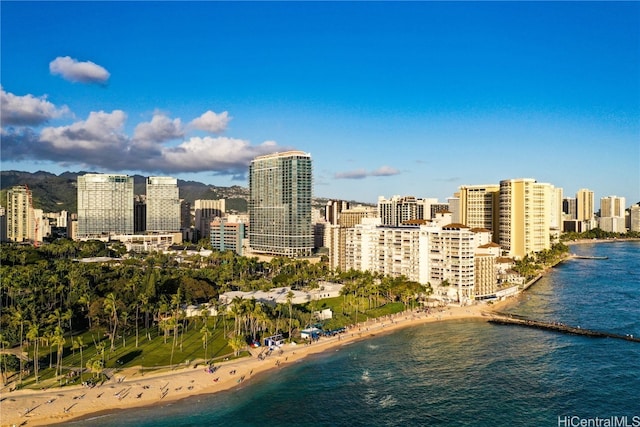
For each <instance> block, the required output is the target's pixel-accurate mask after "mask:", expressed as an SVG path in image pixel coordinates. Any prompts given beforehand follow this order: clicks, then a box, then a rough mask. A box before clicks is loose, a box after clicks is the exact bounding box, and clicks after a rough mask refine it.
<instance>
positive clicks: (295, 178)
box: [249, 151, 314, 257]
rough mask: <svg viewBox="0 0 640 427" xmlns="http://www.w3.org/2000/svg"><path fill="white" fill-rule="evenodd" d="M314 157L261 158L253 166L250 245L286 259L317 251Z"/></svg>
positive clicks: (285, 154)
mask: <svg viewBox="0 0 640 427" xmlns="http://www.w3.org/2000/svg"><path fill="white" fill-rule="evenodd" d="M312 185H313V182H312V166H311V155H310V154H308V153H304V152H302V151H287V152H283V153H275V154H269V155H265V156H259V157H256V158H255V159H253V161H252V162H251V165H250V166H249V191H250V197H249V245H250V246H251V249H252V250H253V251H255V252H262V253H268V254H272V255H280V256H286V257H298V256H309V255H311V253H312V251H313V240H314V239H313V227H312V225H311V193H312V191H311V190H312Z"/></svg>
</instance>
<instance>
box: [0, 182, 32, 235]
mask: <svg viewBox="0 0 640 427" xmlns="http://www.w3.org/2000/svg"><path fill="white" fill-rule="evenodd" d="M6 222H7V234H6V238H7V240H8V241H11V242H33V241H35V239H36V220H35V215H34V211H33V205H32V199H31V190H29V187H27V186H26V185H16V186H14V187H12V188H10V189H9V190H8V191H7V212H6Z"/></svg>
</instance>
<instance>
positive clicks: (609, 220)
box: [600, 196, 627, 233]
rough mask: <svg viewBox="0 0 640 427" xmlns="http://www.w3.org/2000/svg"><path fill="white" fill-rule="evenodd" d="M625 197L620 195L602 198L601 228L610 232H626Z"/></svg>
mask: <svg viewBox="0 0 640 427" xmlns="http://www.w3.org/2000/svg"><path fill="white" fill-rule="evenodd" d="M624 205H625V198H624V197H618V196H609V197H603V198H601V199H600V228H601V229H602V230H603V231H607V232H609V233H626V231H627V228H626V223H625V221H626V218H625V214H626V212H625V208H624Z"/></svg>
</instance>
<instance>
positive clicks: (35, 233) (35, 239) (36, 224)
mask: <svg viewBox="0 0 640 427" xmlns="http://www.w3.org/2000/svg"><path fill="white" fill-rule="evenodd" d="M24 188H26V189H27V203H28V204H29V206H28V209H29V213H30V214H31V218H33V221H34V229H33V246H34V247H36V248H37V247H38V246H40V242H38V230H39V222H40V218H36V212H35V210H34V209H33V199H32V197H31V190H30V189H29V186H28V185H27V184H25V185H24Z"/></svg>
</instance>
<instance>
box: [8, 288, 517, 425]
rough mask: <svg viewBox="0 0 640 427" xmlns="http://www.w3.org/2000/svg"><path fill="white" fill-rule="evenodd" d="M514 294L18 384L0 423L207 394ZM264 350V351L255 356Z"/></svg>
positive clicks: (476, 313)
mask: <svg viewBox="0 0 640 427" xmlns="http://www.w3.org/2000/svg"><path fill="white" fill-rule="evenodd" d="M517 299H518V298H510V299H508V300H505V301H502V302H499V303H495V304H493V305H485V304H477V305H473V306H467V307H445V308H442V309H431V310H432V312H431V314H427V313H425V312H403V313H398V314H396V315H395V316H393V317H392V318H388V317H387V318H380V319H376V320H370V321H368V322H365V323H360V324H358V325H356V326H354V327H351V328H349V329H348V331H347V332H346V333H343V334H340V335H338V336H335V337H330V338H327V337H324V338H320V339H319V341H316V342H314V343H312V344H298V345H293V344H285V345H284V346H283V347H281V348H280V349H278V350H275V351H273V352H271V354H270V355H268V356H267V355H266V352H267V350H268V349H266V348H256V349H252V350H251V351H252V356H251V357H245V358H241V359H236V360H229V361H225V362H221V363H216V365H215V368H216V369H215V371H214V372H213V373H209V372H207V370H206V369H205V368H206V366H205V365H203V364H202V363H201V364H199V365H192V366H190V367H187V368H181V369H176V370H173V371H165V372H162V373H160V372H158V373H145V374H144V375H142V374H141V373H140V369H139V367H134V368H130V369H124V370H121V371H119V372H118V373H117V374H115V375H114V376H113V377H112V378H111V380H110V381H108V382H105V383H104V384H102V385H100V386H95V387H93V388H86V387H83V386H80V385H79V386H70V387H64V388H55V389H49V390H17V391H13V392H11V393H9V392H3V393H0V402H1V403H0V422H1V425H2V426H14V425H15V426H24V425H28V426H42V425H51V424H56V423H63V422H65V421H70V420H72V419H77V418H80V417H86V416H89V415H91V414H97V413H100V412H108V411H115V410H118V409H124V408H133V407H140V406H149V405H159V404H160V405H161V404H165V403H167V402H169V401H175V400H179V399H184V398H186V397H189V396H194V395H198V394H210V393H216V392H219V391H223V390H228V389H231V388H233V387H237V386H240V385H242V384H243V383H245V384H247V383H249V382H250V381H251V378H252V376H254V375H256V374H258V373H261V372H265V371H269V370H274V369H282V368H285V367H286V366H287V365H289V364H292V363H296V362H297V361H299V360H301V359H303V358H304V357H306V356H308V355H310V354H314V353H319V352H323V351H327V350H329V349H332V348H335V347H337V346H341V345H345V344H348V343H351V342H353V341H356V340H362V339H366V338H369V337H372V336H375V335H379V334H381V333H389V332H392V331H395V330H398V329H400V328H405V327H408V326H415V325H420V324H425V323H429V322H441V321H447V320H453V319H465V318H477V319H485V318H486V315H484V314H483V313H486V312H489V311H499V310H501V309H504V308H505V306H508V305H511V304H513V303H514V302H516V301H517ZM261 353H262V356H263V357H258V356H259V355H260V354H261Z"/></svg>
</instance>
